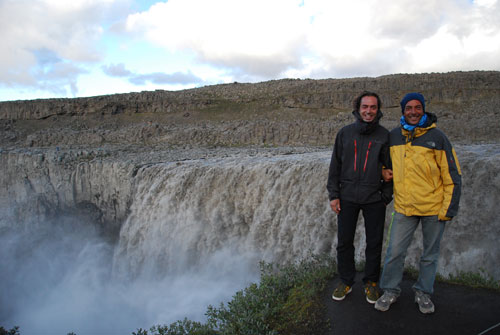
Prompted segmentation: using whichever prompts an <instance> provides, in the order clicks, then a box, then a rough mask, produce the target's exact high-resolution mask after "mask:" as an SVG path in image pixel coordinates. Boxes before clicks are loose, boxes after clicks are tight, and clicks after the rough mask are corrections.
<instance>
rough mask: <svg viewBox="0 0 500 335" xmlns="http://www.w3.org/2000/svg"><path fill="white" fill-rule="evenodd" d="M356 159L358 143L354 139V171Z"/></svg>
mask: <svg viewBox="0 0 500 335" xmlns="http://www.w3.org/2000/svg"><path fill="white" fill-rule="evenodd" d="M357 160H358V143H357V142H356V140H354V171H356V161H357Z"/></svg>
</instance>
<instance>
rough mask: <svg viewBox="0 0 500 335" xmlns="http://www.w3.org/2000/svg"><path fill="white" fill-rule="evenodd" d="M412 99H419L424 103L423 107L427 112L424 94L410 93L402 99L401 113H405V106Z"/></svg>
mask: <svg viewBox="0 0 500 335" xmlns="http://www.w3.org/2000/svg"><path fill="white" fill-rule="evenodd" d="M411 100H418V101H420V103H421V104H422V108H423V110H424V113H425V99H424V96H423V95H422V94H420V93H415V92H414V93H408V94H407V95H405V96H404V98H403V100H401V113H403V114H404V113H405V106H406V104H407V103H408V101H411Z"/></svg>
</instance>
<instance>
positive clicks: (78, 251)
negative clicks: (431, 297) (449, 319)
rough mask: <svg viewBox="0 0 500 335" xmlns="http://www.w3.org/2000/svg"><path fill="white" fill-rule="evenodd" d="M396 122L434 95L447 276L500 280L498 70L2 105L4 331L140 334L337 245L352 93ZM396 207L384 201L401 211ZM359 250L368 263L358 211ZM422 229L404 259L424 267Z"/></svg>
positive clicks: (196, 313)
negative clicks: (334, 154) (334, 188)
mask: <svg viewBox="0 0 500 335" xmlns="http://www.w3.org/2000/svg"><path fill="white" fill-rule="evenodd" d="M364 89H369V90H373V91H376V92H378V93H380V95H381V97H382V99H383V103H384V106H383V108H382V110H383V112H384V118H383V119H382V121H383V125H384V126H386V127H387V128H389V129H391V128H393V127H396V126H397V122H398V119H399V116H400V115H401V114H400V113H401V110H400V108H399V106H398V103H399V99H400V97H401V96H402V95H403V94H404V93H406V92H408V91H420V92H422V93H424V95H425V96H426V98H427V99H428V103H427V105H428V106H427V109H428V110H429V111H431V112H434V113H436V114H437V116H438V127H440V128H441V129H443V131H444V132H445V133H446V134H447V135H448V136H449V138H450V139H451V141H452V143H453V144H454V145H455V149H456V152H457V156H458V159H459V161H460V165H461V168H462V179H463V188H462V199H461V204H460V212H459V215H458V216H457V217H456V218H455V219H454V220H453V221H452V222H451V223H450V224H449V225H448V226H447V229H446V232H445V237H444V239H443V243H442V247H441V249H442V250H441V257H440V264H439V270H438V271H439V273H440V274H442V275H443V276H448V275H450V274H457V273H458V272H460V271H465V272H480V273H483V274H485V275H488V276H492V277H493V278H495V279H496V280H500V270H499V267H498V259H500V247H499V246H498V243H497V239H498V236H499V235H500V220H499V218H498V215H499V210H498V205H497V204H496V201H497V200H498V199H500V168H499V166H500V146H499V139H500V138H499V136H498V132H497V129H496V128H497V127H496V125H497V124H498V118H499V117H500V112H499V111H498V109H497V108H496V106H497V105H498V103H499V102H500V73H498V72H458V73H448V74H425V75H392V76H384V77H378V78H354V79H328V80H281V81H271V82H265V83H257V84H241V83H233V84H225V85H215V86H208V87H203V88H198V89H192V90H186V91H179V92H165V91H154V92H141V93H131V94H123V95H112V96H101V97H90V98H77V99H48V100H33V101H7V102H1V103H0V122H1V123H0V126H1V127H2V129H3V130H2V134H1V137H0V143H1V148H0V162H1V166H2V174H1V176H0V185H1V192H0V214H1V216H0V249H1V258H0V267H1V268H2V271H1V274H0V280H1V281H2V282H3V283H4V284H3V285H2V289H1V293H0V325H2V326H4V327H11V326H14V325H19V326H20V327H21V333H22V334H40V333H47V334H48V333H68V332H71V331H74V332H75V333H77V334H79V335H81V334H96V333H106V334H124V333H125V334H127V333H131V332H132V331H134V330H136V329H137V328H139V327H142V328H149V326H151V325H153V324H168V323H170V322H174V321H175V320H179V319H183V318H184V317H187V318H190V319H194V320H203V317H204V312H205V310H206V307H207V306H208V305H209V304H213V305H218V304H219V303H220V302H224V301H227V300H228V299H230V298H231V296H232V295H233V294H234V293H235V292H236V291H237V290H239V289H242V288H244V287H246V286H247V285H248V284H249V283H251V282H256V281H258V280H259V265H258V263H259V261H260V260H265V261H269V262H277V263H286V262H293V261H296V260H299V259H302V258H306V257H308V256H309V255H311V254H323V253H326V254H329V255H332V256H334V255H335V254H336V250H335V247H336V217H335V215H333V213H332V212H331V210H330V208H329V204H328V197H327V193H326V188H325V186H326V178H327V174H328V166H329V161H330V155H331V147H332V144H333V140H334V138H335V134H336V132H337V131H338V130H339V129H340V128H341V127H342V126H344V125H346V124H348V123H350V122H352V120H353V117H352V115H351V110H352V108H351V106H350V104H351V101H352V99H353V98H354V97H355V96H356V95H357V94H359V92H361V91H362V90H364ZM391 213H392V204H391V205H390V206H389V207H388V210H387V220H386V221H387V224H388V223H389V222H390V219H391ZM359 223H360V224H359V227H358V232H357V235H356V247H357V248H356V259H357V261H358V262H359V263H360V264H362V262H363V258H364V255H363V252H362V251H363V246H364V237H363V235H364V230H363V225H362V219H360V222H359ZM420 243H421V242H420V236H419V232H418V231H417V239H416V240H415V241H414V243H413V244H412V246H411V248H410V251H409V254H408V257H407V263H406V264H407V265H412V266H417V265H418V259H419V255H420V254H419V253H420V251H421V247H420Z"/></svg>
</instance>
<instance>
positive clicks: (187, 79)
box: [129, 71, 203, 85]
mask: <svg viewBox="0 0 500 335" xmlns="http://www.w3.org/2000/svg"><path fill="white" fill-rule="evenodd" d="M129 81H130V82H131V83H132V84H134V85H144V84H146V82H148V81H149V82H151V83H153V84H182V85H187V84H198V83H202V82H203V80H202V79H201V78H199V77H197V76H195V75H194V74H192V73H191V71H188V72H187V73H183V72H174V73H171V74H167V73H161V72H155V73H148V74H138V75H134V76H131V77H130V78H129Z"/></svg>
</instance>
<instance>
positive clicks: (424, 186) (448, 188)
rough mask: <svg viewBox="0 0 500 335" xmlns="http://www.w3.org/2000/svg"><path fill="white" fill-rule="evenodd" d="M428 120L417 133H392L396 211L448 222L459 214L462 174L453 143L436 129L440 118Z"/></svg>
mask: <svg viewBox="0 0 500 335" xmlns="http://www.w3.org/2000/svg"><path fill="white" fill-rule="evenodd" d="M427 116H428V122H427V124H426V125H424V127H417V128H415V130H414V131H413V132H410V131H408V130H405V129H403V128H402V127H398V128H395V129H393V130H392V131H391V132H390V141H389V145H390V153H391V161H392V170H393V181H394V209H395V210H396V211H397V212H398V213H401V214H403V215H406V216H431V215H438V218H439V220H442V221H447V220H451V218H452V217H454V216H455V215H456V214H457V212H458V203H459V200H460V189H461V184H462V177H461V174H462V173H461V171H460V165H459V163H458V160H457V155H456V153H455V150H454V149H453V147H452V145H451V143H450V141H449V140H448V138H447V137H446V135H445V134H444V133H443V132H442V131H441V130H439V129H438V128H436V123H435V122H436V121H437V118H436V116H435V115H434V114H432V113H427Z"/></svg>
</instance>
